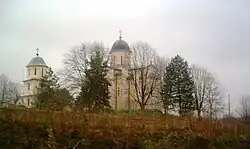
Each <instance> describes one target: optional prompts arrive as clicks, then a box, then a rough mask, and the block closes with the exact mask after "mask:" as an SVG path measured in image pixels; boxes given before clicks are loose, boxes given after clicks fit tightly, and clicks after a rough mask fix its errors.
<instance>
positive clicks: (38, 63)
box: [26, 56, 48, 67]
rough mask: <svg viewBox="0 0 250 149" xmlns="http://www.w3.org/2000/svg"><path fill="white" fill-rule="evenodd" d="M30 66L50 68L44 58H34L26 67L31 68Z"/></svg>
mask: <svg viewBox="0 0 250 149" xmlns="http://www.w3.org/2000/svg"><path fill="white" fill-rule="evenodd" d="M30 66H44V67H48V66H47V65H46V63H45V61H44V60H43V58H42V57H40V56H37V57H34V58H33V59H32V60H31V61H30V62H29V64H28V65H27V66H26V67H30Z"/></svg>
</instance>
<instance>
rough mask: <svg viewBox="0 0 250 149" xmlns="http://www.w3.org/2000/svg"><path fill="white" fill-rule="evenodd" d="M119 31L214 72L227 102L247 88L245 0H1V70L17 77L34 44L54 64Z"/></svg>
mask: <svg viewBox="0 0 250 149" xmlns="http://www.w3.org/2000/svg"><path fill="white" fill-rule="evenodd" d="M119 29H121V30H122V33H123V39H124V40H126V41H127V42H128V43H129V44H130V43H132V42H134V41H137V40H143V41H147V42H148V43H150V44H151V45H152V46H153V47H154V48H156V49H157V52H158V53H159V54H160V55H162V56H164V55H166V56H170V57H171V56H175V55H176V54H180V55H181V56H182V57H184V58H185V59H186V60H187V61H188V62H189V64H199V65H201V66H203V67H206V68H208V69H209V70H210V71H212V72H214V73H216V74H217V77H218V79H219V81H220V83H221V86H222V87H223V89H224V91H225V93H226V94H228V93H230V94H231V97H232V100H233V102H234V103H235V102H237V100H238V98H239V97H240V96H241V95H242V94H246V93H250V58H249V57H250V1H249V0H67V1H66V0H36V1H35V0H1V1H0V73H5V74H7V75H8V76H9V77H10V78H11V79H12V80H14V81H19V82H21V81H22V80H23V79H24V78H25V66H26V65H27V64H28V62H29V61H30V60H31V59H32V57H34V56H35V53H36V51H35V49H36V48H39V49H41V50H40V55H41V56H42V57H43V58H44V59H45V61H46V63H47V64H48V65H50V66H51V67H52V68H54V69H55V70H58V69H60V68H61V67H62V66H63V65H62V58H63V53H65V52H67V51H68V50H69V49H70V48H71V47H72V46H75V45H78V44H80V43H81V42H83V41H87V42H88V41H94V40H95V41H101V42H103V43H104V44H105V46H107V47H111V46H112V44H113V42H114V41H115V40H116V39H118V35H119V34H118V30H119Z"/></svg>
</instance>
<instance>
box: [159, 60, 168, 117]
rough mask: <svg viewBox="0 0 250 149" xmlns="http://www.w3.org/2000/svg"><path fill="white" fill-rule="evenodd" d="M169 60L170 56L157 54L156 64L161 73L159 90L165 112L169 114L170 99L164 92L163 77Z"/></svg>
mask: <svg viewBox="0 0 250 149" xmlns="http://www.w3.org/2000/svg"><path fill="white" fill-rule="evenodd" d="M169 62H170V59H169V58H166V57H160V56H157V65H156V66H158V71H159V74H160V90H158V91H159V94H158V95H159V99H160V100H161V102H162V105H163V109H164V113H165V114H167V113H168V111H169V106H168V105H169V103H166V102H168V100H167V99H165V97H164V94H163V86H164V81H163V78H164V73H165V70H166V67H167V64H168V63H169Z"/></svg>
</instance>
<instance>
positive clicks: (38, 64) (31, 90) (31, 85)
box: [18, 49, 48, 107]
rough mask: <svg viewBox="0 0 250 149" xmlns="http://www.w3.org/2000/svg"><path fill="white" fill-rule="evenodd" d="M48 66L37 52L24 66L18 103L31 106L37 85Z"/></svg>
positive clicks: (36, 92) (34, 98) (36, 91)
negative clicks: (23, 76) (24, 71)
mask: <svg viewBox="0 0 250 149" xmlns="http://www.w3.org/2000/svg"><path fill="white" fill-rule="evenodd" d="M47 69H48V66H47V65H46V63H45V61H44V60H43V58H42V57H40V56H39V54H38V49H37V54H36V57H34V58H33V59H32V60H31V61H30V62H29V63H28V65H27V66H26V70H27V75H26V79H25V80H24V81H23V83H24V84H23V87H22V92H21V93H22V94H21V97H20V100H19V101H18V105H24V106H25V107H31V106H32V105H33V104H32V103H34V101H35V100H36V95H37V94H38V87H39V83H40V81H41V79H42V77H43V76H44V75H45V73H46V71H47Z"/></svg>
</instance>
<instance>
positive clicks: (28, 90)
mask: <svg viewBox="0 0 250 149" xmlns="http://www.w3.org/2000/svg"><path fill="white" fill-rule="evenodd" d="M29 90H30V84H29V83H28V91H29Z"/></svg>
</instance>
